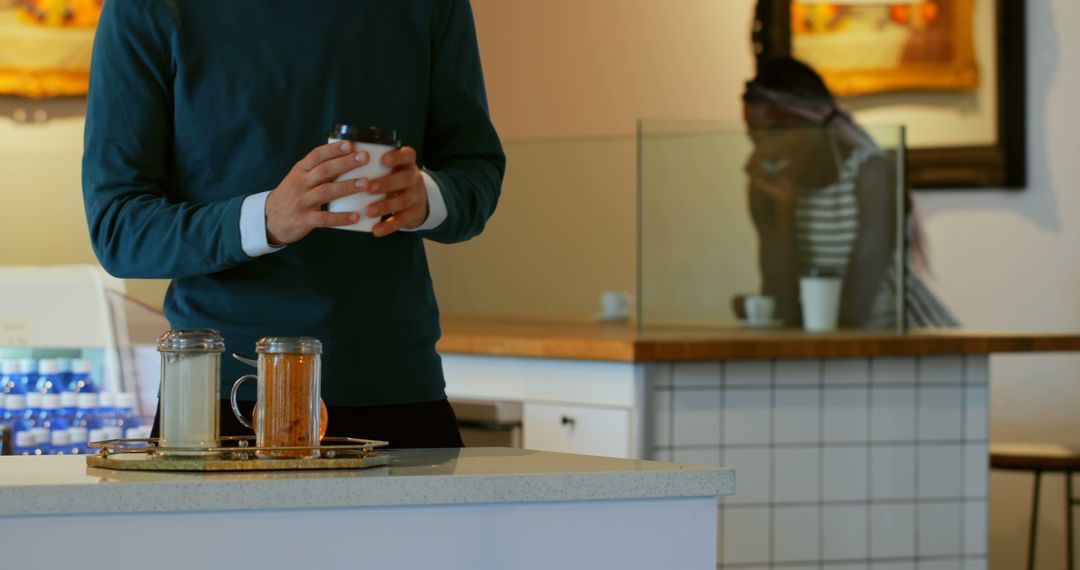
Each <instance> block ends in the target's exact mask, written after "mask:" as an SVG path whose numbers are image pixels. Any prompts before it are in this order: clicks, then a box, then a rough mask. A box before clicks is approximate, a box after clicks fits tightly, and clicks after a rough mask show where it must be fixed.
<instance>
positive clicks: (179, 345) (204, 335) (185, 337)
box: [157, 329, 225, 352]
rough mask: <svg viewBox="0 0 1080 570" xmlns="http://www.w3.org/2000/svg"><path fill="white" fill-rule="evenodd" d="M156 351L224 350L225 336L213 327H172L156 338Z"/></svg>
mask: <svg viewBox="0 0 1080 570" xmlns="http://www.w3.org/2000/svg"><path fill="white" fill-rule="evenodd" d="M157 349H158V352H225V337H223V336H221V333H219V332H217V331H216V330H213V329H174V330H171V331H166V332H165V334H163V335H161V338H159V339H158V345H157Z"/></svg>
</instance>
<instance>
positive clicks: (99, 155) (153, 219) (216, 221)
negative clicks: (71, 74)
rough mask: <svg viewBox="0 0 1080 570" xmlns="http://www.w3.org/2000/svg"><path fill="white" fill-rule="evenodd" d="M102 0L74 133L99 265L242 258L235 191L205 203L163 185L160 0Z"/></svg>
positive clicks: (166, 20) (152, 274) (229, 262)
mask: <svg viewBox="0 0 1080 570" xmlns="http://www.w3.org/2000/svg"><path fill="white" fill-rule="evenodd" d="M153 6H154V8H153V10H151V9H150V8H149V7H148V5H147V4H146V3H144V2H143V1H142V0H122V1H111V2H105V5H104V8H103V11H102V14H101V20H100V21H99V23H98V29H97V34H96V37H95V39H94V52H93V59H92V63H91V72H90V93H89V97H88V100H87V113H86V130H85V133H84V139H83V169H82V182H83V202H84V206H85V209H86V219H87V223H88V225H89V230H90V241H91V244H92V246H93V249H94V253H95V254H96V255H97V257H98V260H99V261H100V262H101V264H102V266H103V267H104V268H105V269H106V270H107V271H108V272H109V273H111V274H112V275H114V276H117V277H130V278H182V277H188V276H193V275H202V274H209V273H214V272H218V271H221V270H224V269H227V268H229V267H231V266H234V265H236V264H238V263H240V262H243V261H246V260H248V259H249V257H248V256H247V255H246V254H245V253H244V251H243V248H242V245H241V238H240V209H241V205H242V203H243V200H244V196H238V197H235V198H231V199H228V200H222V201H217V202H210V203H193V202H184V201H180V200H177V199H175V193H174V192H173V191H172V190H173V189H172V188H171V184H172V178H171V176H170V172H171V159H170V157H171V155H172V152H173V145H172V133H173V119H172V111H171V109H172V77H173V69H174V65H173V64H174V62H173V60H172V57H171V55H170V50H169V48H168V46H169V41H170V40H169V38H170V37H171V35H172V33H171V30H174V29H175V21H174V19H173V17H172V15H171V13H170V12H168V9H167V8H166V6H167V3H156V4H154V5H153Z"/></svg>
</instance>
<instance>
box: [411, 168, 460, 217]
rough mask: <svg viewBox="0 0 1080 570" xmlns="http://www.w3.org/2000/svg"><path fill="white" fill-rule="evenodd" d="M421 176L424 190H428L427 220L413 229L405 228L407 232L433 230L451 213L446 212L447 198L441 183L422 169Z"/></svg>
mask: <svg viewBox="0 0 1080 570" xmlns="http://www.w3.org/2000/svg"><path fill="white" fill-rule="evenodd" d="M420 176H421V177H422V178H423V179H424V190H426V191H427V202H428V216H427V220H424V223H423V224H420V225H419V226H418V227H415V228H413V229H411V230H403V231H406V232H422V231H424V230H433V229H435V228H437V227H439V226H440V225H442V223H443V222H445V221H446V218H447V216H448V215H449V214H448V213H447V212H446V199H445V198H443V195H442V188H439V183H438V182H436V181H435V179H434V178H432V177H431V175H430V174H428V173H427V172H425V171H423V170H421V171H420Z"/></svg>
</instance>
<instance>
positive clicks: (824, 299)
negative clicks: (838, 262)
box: [799, 276, 841, 332]
mask: <svg viewBox="0 0 1080 570" xmlns="http://www.w3.org/2000/svg"><path fill="white" fill-rule="evenodd" d="M840 285H841V283H840V278H839V277H823V276H808V277H803V278H801V279H799V301H800V303H801V304H802V317H803V328H804V329H806V330H807V331H811V332H821V331H832V330H836V323H837V320H838V318H839V316H840Z"/></svg>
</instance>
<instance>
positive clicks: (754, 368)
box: [724, 360, 772, 388]
mask: <svg viewBox="0 0 1080 570" xmlns="http://www.w3.org/2000/svg"><path fill="white" fill-rule="evenodd" d="M771 381H772V362H770V361H768V360H728V361H726V362H724V386H725V387H727V388H731V387H734V386H749V387H756V388H764V387H766V386H768V385H769V383H770V382H771Z"/></svg>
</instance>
